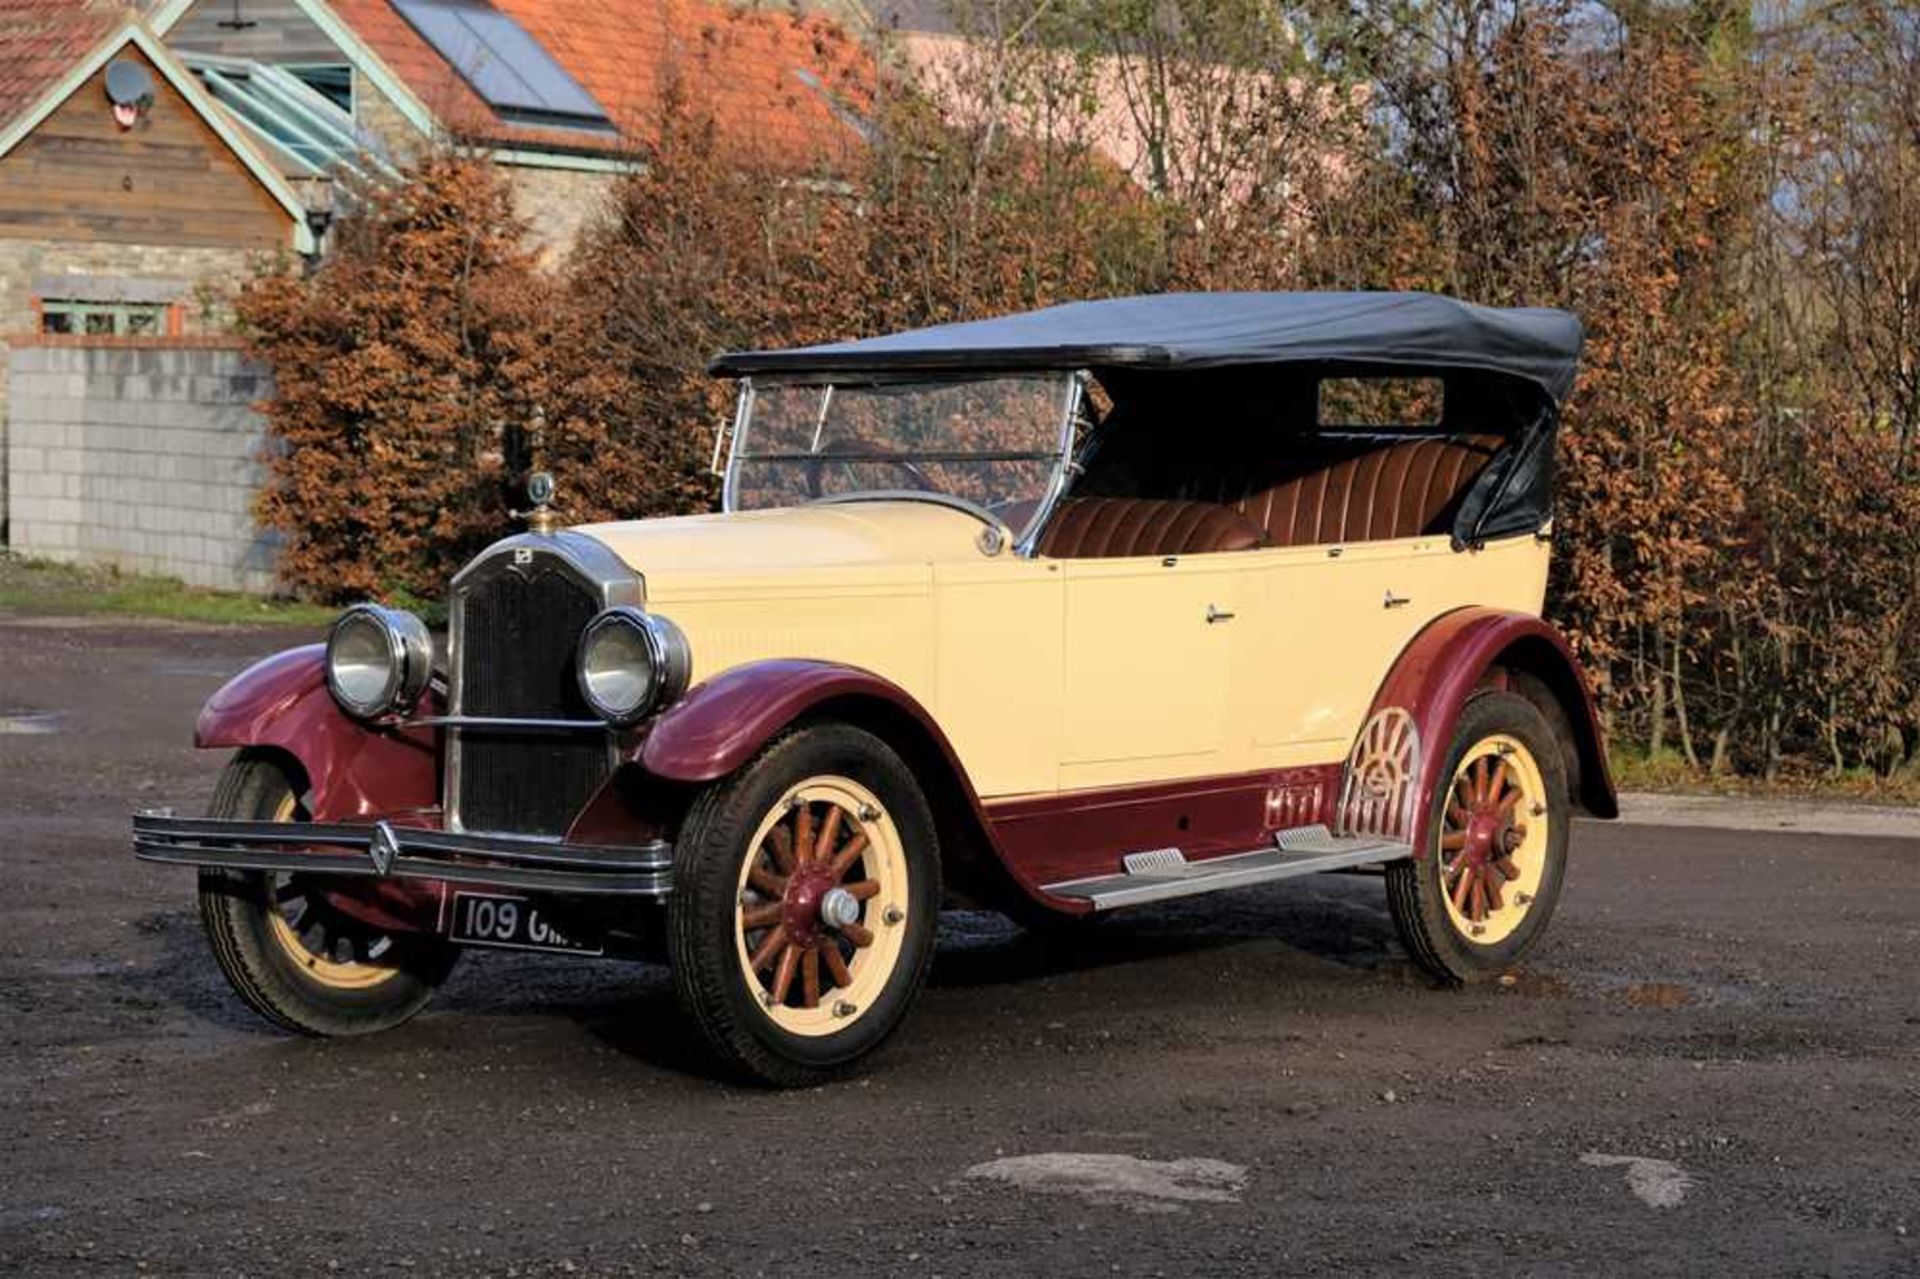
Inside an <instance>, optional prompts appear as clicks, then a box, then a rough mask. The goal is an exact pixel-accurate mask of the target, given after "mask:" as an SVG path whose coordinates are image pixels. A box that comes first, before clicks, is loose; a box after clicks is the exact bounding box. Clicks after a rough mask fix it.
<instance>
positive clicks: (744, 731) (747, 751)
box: [639, 658, 960, 782]
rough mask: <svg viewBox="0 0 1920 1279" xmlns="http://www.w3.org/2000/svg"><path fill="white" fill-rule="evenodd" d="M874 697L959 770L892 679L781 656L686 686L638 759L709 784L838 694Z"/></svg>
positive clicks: (660, 773) (922, 712)
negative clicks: (904, 717) (912, 724)
mask: <svg viewBox="0 0 1920 1279" xmlns="http://www.w3.org/2000/svg"><path fill="white" fill-rule="evenodd" d="M848 697H858V698H867V699H874V700H878V701H881V702H884V703H886V704H887V705H889V706H892V707H894V708H895V709H897V710H899V711H902V712H904V713H905V714H907V715H908V716H909V717H911V718H912V719H913V720H915V721H917V722H918V724H919V726H920V727H921V729H923V730H924V731H925V732H926V733H927V734H928V735H930V736H931V737H932V738H933V739H934V740H935V741H937V742H938V743H939V745H940V747H941V750H942V752H943V753H944V754H945V755H946V757H947V759H948V762H949V763H950V764H951V765H952V766H953V768H954V769H955V771H956V772H957V771H958V770H959V768H960V760H959V757H958V756H956V755H955V754H954V753H953V747H952V746H951V745H950V744H949V743H948V742H947V738H946V734H944V733H942V732H941V731H940V728H939V726H938V725H937V724H935V723H934V722H933V717H932V716H931V715H929V714H927V712H926V708H924V707H923V706H921V705H920V703H919V702H917V701H915V700H914V698H913V696H912V695H911V694H909V693H908V692H907V691H906V690H905V689H903V688H901V687H900V686H899V685H898V684H895V683H894V682H893V681H892V680H887V679H882V678H881V677H880V676H878V675H875V674H874V673H873V672H872V671H863V670H861V669H860V668H859V667H857V666H843V665H841V664H840V663H838V662H815V661H802V660H797V659H789V658H781V659H776V660H773V661H766V662H749V663H747V664H746V665H744V666H735V667H733V668H732V669H730V670H726V671H722V672H721V673H720V674H718V675H716V676H714V677H713V678H712V679H710V680H707V681H705V682H704V683H702V684H700V685H699V686H698V687H697V688H694V689H691V690H690V691H689V692H688V693H687V695H686V696H685V697H683V698H681V699H680V701H679V702H678V703H676V704H675V705H674V706H673V708H672V709H671V710H668V711H667V712H666V713H664V714H663V715H661V716H660V718H659V719H658V720H656V721H655V722H654V725H653V727H652V728H651V729H650V730H649V731H648V733H647V736H646V740H645V742H644V743H642V745H641V747H640V752H639V759H640V764H641V766H642V767H644V768H645V769H646V770H647V771H648V772H649V773H652V774H653V775H654V776H656V777H670V778H672V779H673V780H674V781H678V782H710V781H713V780H714V779H715V778H719V777H725V776H726V775H727V774H728V773H731V772H733V771H734V770H735V769H737V768H739V767H740V766H741V765H742V764H745V763H746V762H747V761H748V760H749V759H751V758H752V757H753V754H754V752H756V751H758V750H759V749H760V748H761V747H762V746H764V745H766V743H767V741H768V740H769V739H771V738H772V737H773V735H774V734H775V733H777V732H779V731H780V730H781V729H782V728H785V727H786V726H787V725H788V724H790V723H792V722H793V721H794V720H796V719H798V718H799V717H800V716H802V715H804V714H806V713H807V712H808V711H809V710H812V709H813V708H814V707H816V706H819V705H821V704H822V703H824V702H830V701H833V700H834V699H836V698H848Z"/></svg>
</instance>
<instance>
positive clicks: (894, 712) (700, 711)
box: [635, 659, 1088, 914]
mask: <svg viewBox="0 0 1920 1279" xmlns="http://www.w3.org/2000/svg"><path fill="white" fill-rule="evenodd" d="M814 713H820V714H823V715H830V716H832V717H833V718H836V719H839V720H842V721H844V722H847V723H851V724H856V725H859V726H860V727H862V728H865V729H867V730H869V731H871V732H873V733H875V734H876V735H878V736H880V737H882V738H884V739H886V740H887V741H888V743H889V744H890V745H892V746H893V748H894V749H895V750H897V751H899V752H900V754H901V756H902V757H903V758H904V759H905V760H906V761H907V764H908V766H909V767H911V768H912V769H914V771H915V773H916V774H917V775H918V776H919V777H920V780H921V789H922V791H923V792H924V793H925V794H926V796H927V799H928V802H929V803H930V804H931V805H932V807H933V811H934V819H935V822H936V823H937V824H938V826H939V828H940V832H941V843H942V848H943V851H944V853H945V859H946V861H947V877H948V880H949V883H950V885H951V884H955V882H956V881H959V882H960V883H963V884H964V885H966V886H967V888H968V891H969V892H971V893H973V894H975V895H977V896H978V897H979V898H980V899H981V900H984V901H988V902H1001V901H1005V900H1006V899H1007V898H1008V897H1009V896H1012V897H1017V898H1025V899H1028V900H1030V901H1032V902H1035V903H1037V904H1041V905H1045V906H1046V907H1047V908H1048V909H1050V910H1055V911H1059V912H1062V913H1067V914H1078V913H1081V912H1083V911H1085V910H1086V909H1088V907H1087V905H1086V903H1084V902H1078V901H1072V902H1069V901H1063V900H1061V899H1059V898H1052V897H1048V896H1047V895H1046V894H1045V893H1043V892H1042V891H1041V890H1040V887H1039V885H1038V884H1037V883H1035V882H1034V880H1033V879H1032V877H1031V876H1029V875H1027V874H1026V873H1024V872H1023V871H1022V870H1021V868H1020V867H1019V866H1018V865H1016V864H1015V863H1014V862H1013V860H1012V859H1010V858H1008V857H1007V855H1006V850H1005V849H1004V848H1003V847H1002V846H1001V844H1000V841H999V840H998V839H997V838H995V835H994V828H993V824H992V823H991V822H990V821H989V820H988V818H987V814H986V811H985V809H984V808H983V807H982V806H981V803H980V796H979V794H978V793H977V792H976V791H975V790H974V788H973V782H972V780H971V779H970V778H968V776H967V771H966V768H965V767H964V766H963V765H962V764H961V762H960V757H959V755H957V754H956V753H955V752H954V749H953V744H952V743H951V742H949V741H948V740H947V735H946V734H945V733H943V732H942V731H941V730H940V726H939V725H938V724H937V723H935V722H934V718H933V716H932V715H930V714H928V713H927V710H926V708H925V707H924V706H922V705H920V703H919V702H918V701H917V700H916V699H915V698H914V697H913V695H912V694H910V693H908V692H907V691H906V690H905V689H903V688H901V687H900V686H899V685H898V684H895V683H894V682H893V681H891V680H888V679H883V678H881V677H880V676H878V675H875V674H874V673H873V672H871V671H865V670H861V669H860V668H858V667H855V666H843V665H841V664H839V663H837V662H819V661H801V660H793V659H779V660H774V661H765V662H749V663H747V664H746V665H744V666H736V667H734V668H732V669H731V670H727V671H723V672H722V673H721V674H719V675H716V676H714V677H713V678H712V679H710V680H707V681H706V682H705V683H703V684H701V685H700V686H699V687H697V688H694V689H692V690H690V691H689V692H688V693H687V695H686V696H685V697H684V698H682V699H681V700H680V702H679V703H678V704H676V705H675V706H674V707H673V708H672V709H671V710H669V711H667V712H666V713H665V714H663V715H661V716H660V718H659V719H658V720H656V721H655V722H654V724H653V726H652V727H651V728H650V729H649V730H648V732H647V735H646V738H645V740H644V741H643V742H642V743H641V744H640V746H639V748H638V750H637V751H636V752H635V757H636V758H637V760H638V762H639V764H640V767H641V768H642V769H643V770H644V771H645V772H646V773H648V774H651V775H652V776H655V777H662V778H667V779H670V780H672V781H677V782H693V783H700V782H711V781H715V780H717V779H719V778H722V777H725V776H726V775H727V774H729V773H732V772H734V771H735V770H737V769H739V768H741V767H742V766H744V765H745V764H746V763H747V761H749V760H751V759H752V758H753V756H754V754H755V753H756V752H758V751H759V750H760V748H761V747H762V746H764V745H766V744H767V742H769V741H771V740H772V739H773V737H774V735H775V734H777V733H779V732H780V730H781V729H783V728H785V727H786V726H787V725H789V724H791V723H793V722H794V721H795V720H797V719H800V718H801V717H803V716H806V715H809V714H814Z"/></svg>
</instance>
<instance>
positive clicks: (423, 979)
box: [200, 751, 459, 1035]
mask: <svg viewBox="0 0 1920 1279" xmlns="http://www.w3.org/2000/svg"><path fill="white" fill-rule="evenodd" d="M208 816H210V817H227V818H237V819H242V820H249V821H276V822H297V821H305V820H307V814H306V811H305V809H304V808H303V807H302V805H301V803H300V788H299V786H298V785H297V783H296V782H295V780H294V779H293V778H292V777H290V776H289V775H288V773H287V771H286V769H285V768H284V767H283V766H282V765H281V763H280V762H279V761H278V760H276V759H274V758H272V757H271V756H266V755H261V754H257V753H254V752H249V751H242V752H240V753H239V754H238V755H236V756H234V758H233V760H232V762H230V763H229V764H228V765H227V767H226V771H225V772H223V773H222V774H221V775H220V783H219V786H218V788H217V789H216V790H215V791H214V795H213V806H212V809H211V810H210V811H209V813H208ZM200 922H201V924H202V925H203V926H204V927H205V929H206V933H207V940H208V941H209V942H210V943H211V944H212V946H213V957H214V959H215V960H216V961H218V963H219V965H220V971H221V972H223V973H225V974H226V978H227V981H228V982H229V983H230V984H231V985H232V986H233V989H234V990H235V991H236V992H237V993H238V994H239V996H240V998H241V999H242V1000H244V1001H245V1002H246V1004H247V1006H248V1007H249V1008H251V1009H253V1010H254V1011H255V1012H257V1013H259V1014H260V1015H261V1016H262V1017H264V1018H266V1019H267V1020H268V1021H270V1022H272V1023H273V1024H274V1025H276V1026H279V1027H281V1028H282V1029H284V1030H291V1031H296V1032H298V1033H300V1034H304V1035H365V1034H370V1033H372V1032H373V1031H376V1030H385V1029H387V1028H388V1027H390V1026H397V1025H399V1024H400V1023H401V1022H403V1021H405V1020H407V1019H408V1018H409V1017H411V1016H413V1015H414V1014H415V1013H417V1012H419V1011H420V1009H421V1008H423V1007H425V1005H426V1003H427V1000H428V999H430V998H432V996H433V991H434V987H436V986H438V985H439V984H440V983H441V982H442V981H444V980H445V979H446V976H447V974H448V972H450V971H451V970H452V968H453V964H454V960H455V959H456V958H458V955H459V952H458V950H457V949H456V948H454V947H452V946H449V945H448V944H447V943H446V942H444V941H442V940H441V939H440V938H437V937H429V936H425V935H421V934H397V935H392V936H389V935H386V934H382V933H379V932H377V931H375V930H372V929H370V928H369V927H367V926H366V925H365V924H362V923H360V922H359V921H357V920H355V919H353V918H351V917H350V916H348V915H346V914H344V913H343V912H341V911H340V910H338V909H337V908H335V907H334V906H332V905H331V904H330V903H329V902H328V901H327V899H326V896H325V894H324V893H323V892H321V891H320V885H319V884H317V883H316V882H315V881H314V880H313V879H312V878H310V877H308V876H304V875H286V874H272V873H267V872H261V871H230V870H203V871H201V872H200Z"/></svg>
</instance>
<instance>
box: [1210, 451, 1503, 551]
mask: <svg viewBox="0 0 1920 1279" xmlns="http://www.w3.org/2000/svg"><path fill="white" fill-rule="evenodd" d="M1501 443H1502V441H1501V439H1500V437H1499V436H1493V435H1468V436H1452V437H1447V438H1425V439H1415V440H1404V441H1401V442H1398V443H1390V444H1384V445H1383V444H1381V443H1380V442H1379V441H1377V440H1341V439H1323V440H1318V441H1314V442H1312V443H1310V444H1308V445H1307V446H1306V447H1305V448H1296V449H1295V450H1292V451H1290V452H1289V453H1288V454H1287V456H1286V457H1285V459H1284V462H1283V463H1282V469H1280V470H1278V472H1277V473H1274V472H1270V473H1268V474H1267V475H1264V476H1263V475H1258V474H1255V475H1251V476H1249V475H1248V474H1246V473H1245V472H1244V471H1243V472H1241V473H1240V474H1238V475H1234V474H1227V475H1222V476H1218V477H1215V478H1213V479H1209V480H1202V481H1197V482H1195V483H1194V484H1191V485H1189V486H1187V489H1186V491H1185V492H1184V493H1182V496H1183V497H1187V498H1195V499H1201V500H1210V501H1213V502H1217V503H1221V504H1223V505H1225V506H1228V507H1231V508H1232V509H1234V510H1236V511H1238V512H1239V513H1240V514H1242V515H1244V516H1245V517H1246V518H1247V519H1249V520H1251V521H1253V522H1254V523H1255V524H1258V525H1260V526H1261V527H1262V528H1264V529H1265V530H1266V534H1267V544H1268V545H1271V546H1316V545H1320V544H1322V543H1336V542H1367V541H1382V540H1386V539H1389V538H1396V537H1419V536H1422V535H1434V534H1441V533H1447V532H1450V531H1451V529H1452V526H1453V518H1454V515H1455V514H1456V513H1457V512H1458V511H1459V509H1460V503H1461V500H1462V499H1463V498H1465V496H1466V493H1467V490H1468V488H1470V487H1471V486H1472V484H1473V482H1474V480H1475V479H1477V478H1478V477H1479V475H1480V472H1481V471H1483V470H1485V469H1486V465H1487V462H1488V461H1489V460H1490V459H1491V458H1492V457H1493V454H1494V452H1495V451H1496V450H1497V449H1498V448H1499V446H1500V445H1501Z"/></svg>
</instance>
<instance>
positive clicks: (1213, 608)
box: [1207, 604, 1233, 626]
mask: <svg viewBox="0 0 1920 1279" xmlns="http://www.w3.org/2000/svg"><path fill="white" fill-rule="evenodd" d="M1232 620H1233V614H1232V613H1229V612H1227V611H1226V610H1225V609H1222V608H1221V607H1219V606H1218V605H1216V604H1209V605H1207V625H1208V626H1212V625H1213V624H1214V623H1215V622H1231V621H1232Z"/></svg>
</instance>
